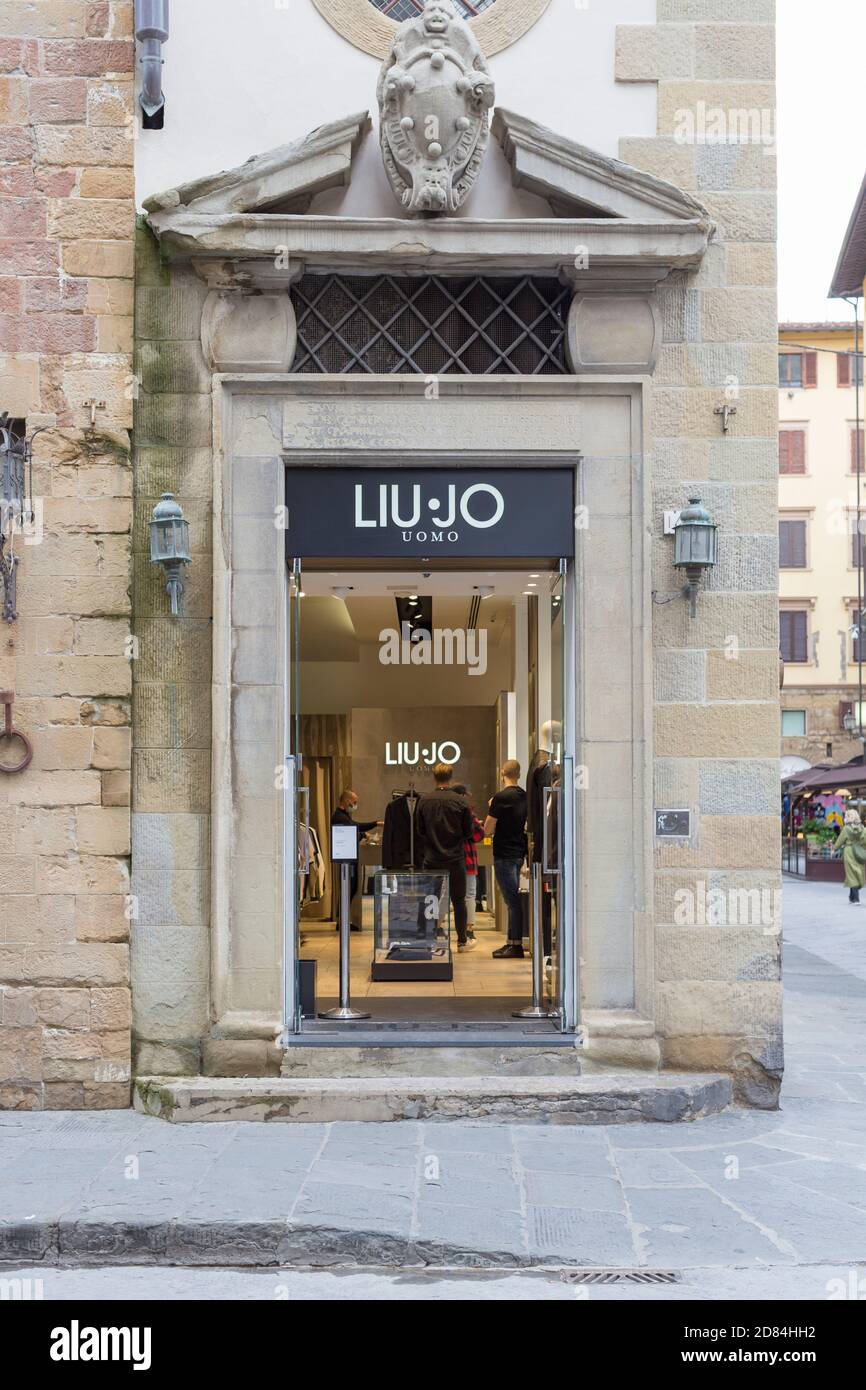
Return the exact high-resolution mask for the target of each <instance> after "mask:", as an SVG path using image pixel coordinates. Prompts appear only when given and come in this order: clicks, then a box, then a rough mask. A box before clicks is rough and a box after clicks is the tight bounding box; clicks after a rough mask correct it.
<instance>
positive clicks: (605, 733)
mask: <svg viewBox="0 0 866 1390" xmlns="http://www.w3.org/2000/svg"><path fill="white" fill-rule="evenodd" d="M645 385H646V378H645V377H637V378H636V377H626V376H604V375H600V374H592V375H586V376H557V377H531V378H518V377H509V378H503V377H498V378H493V377H484V378H472V377H459V378H456V377H447V376H446V377H443V378H441V379H440V382H439V391H440V395H439V399H438V400H435V401H429V402H427V401H425V397H424V381H423V379H419V378H417V377H414V376H390V377H384V378H383V377H375V376H356V375H353V376H340V377H328V376H316V375H300V376H298V375H293V374H264V373H256V374H255V375H252V374H243V373H224V374H216V375H214V377H213V386H214V440H215V478H214V519H213V527H214V532H213V533H214V674H213V715H214V734H213V782H212V851H213V853H212V860H211V863H212V870H211V874H212V896H211V903H212V915H211V990H212V994H211V998H212V1024H211V1030H212V1037H213V1038H215V1039H253V1038H256V1039H267V1040H269V1041H273V1039H274V1037H275V1034H276V1033H277V1032H278V1030H279V1025H280V1018H279V999H280V987H279V978H280V962H279V961H278V960H277V959H275V958H274V949H273V944H274V942H278V943H281V940H282V931H281V927H282V888H281V884H282V861H281V859H280V857H279V852H277V855H276V857H274V858H273V860H269V859H267V856H266V855H260V856H259V858H258V859H251V860H249V861H248V860H247V859H246V858H245V855H244V854H243V853H239V852H238V851H239V850H245V851H246V852H247V853H249V851H250V847H251V846H254V845H255V846H256V848H258V847H259V846H260V845H261V844H262V843H263V842H262V840H261V835H260V831H268V830H269V827H270V830H269V833H270V834H271V835H272V837H273V838H272V841H271V843H275V844H276V846H281V844H282V825H281V820H282V798H281V796H279V797H276V796H272V808H271V812H270V813H269V812H268V809H267V800H268V797H267V779H268V777H269V776H270V777H271V779H273V774H274V771H275V769H276V768H277V767H278V766H279V765H280V763H281V761H282V756H283V753H284V733H285V711H286V706H285V694H286V692H285V674H286V659H285V658H286V652H285V642H284V636H285V617H286V614H285V599H286V589H287V586H286V582H285V548H284V540H285V537H284V535H283V533H282V532H277V531H276V528H275V527H274V526H273V517H272V509H273V507H274V506H276V505H279V504H280V503H281V502H282V473H283V469H284V467H285V465H286V462H287V461H288V463H289V466H291V463H292V462H295V463H297V464H301V463H309V462H310V460H311V458H315V461H316V462H317V463H327V462H329V461H330V462H333V463H337V462H340V463H342V464H343V465H344V466H345V465H346V464H347V463H350V462H351V463H352V464H354V465H363V463H364V462H366V463H367V464H369V465H375V464H378V465H380V466H381V465H383V464H384V463H386V462H387V461H388V460H389V458H390V460H391V461H396V460H398V459H405V458H406V457H407V456H411V458H412V461H413V462H414V463H416V464H420V463H422V462H427V463H432V462H438V463H440V464H447V465H448V466H454V467H459V466H460V463H461V458H462V460H463V462H464V463H465V464H467V465H475V466H481V465H483V464H485V463H486V464H487V465H488V466H493V465H496V464H498V465H500V466H501V465H502V464H503V463H504V462H506V459H507V460H511V461H513V462H516V463H518V464H520V463H522V464H524V465H526V466H529V465H532V466H540V467H542V468H543V466H544V464H545V463H546V464H548V465H554V464H557V463H558V464H560V465H561V464H562V462H563V461H564V460H566V459H567V460H568V461H569V462H571V463H573V462H574V461H575V458H576V456H577V455H581V456H582V458H583V463H582V465H581V468H580V469H579V470H578V485H579V491H578V504H579V505H580V504H583V505H585V506H587V507H588V508H589V512H590V516H591V517H593V516H594V517H595V522H594V524H593V523H591V525H590V527H589V529H588V530H587V531H586V532H585V533H584V534H583V536H582V535H581V533H580V532H578V535H577V541H578V544H577V554H576V557H575V579H576V588H577V603H576V615H575V616H576V627H577V631H576V653H577V666H578V672H579V674H580V673H582V672H586V673H587V677H586V679H585V680H583V681H580V680H579V684H578V697H577V700H576V711H577V720H576V725H577V727H576V749H577V758H578V762H580V763H585V765H586V766H587V767H588V768H589V772H590V783H591V785H592V773H593V767H594V765H595V770H596V774H597V775H598V777H599V782H598V785H599V787H604V789H605V790H606V792H608V793H609V794H608V795H607V796H606V797H604V798H598V800H597V803H596V805H595V808H594V811H593V823H592V825H590V824H588V822H587V817H586V816H581V815H579V817H578V845H577V853H578V859H579V864H580V866H581V868H580V869H579V874H578V901H577V904H576V906H577V921H578V930H579V931H581V946H580V950H581V954H582V955H583V956H584V959H585V960H586V962H587V967H588V974H589V978H588V981H587V982H586V983H585V989H588V990H589V995H588V999H589V1007H588V1008H586V1009H585V1010H584V1015H583V1019H584V1024H585V1026H586V1027H587V1028H588V1030H589V1033H590V1036H591V1037H592V1038H594V1039H596V1040H598V1042H597V1043H596V1046H595V1047H594V1052H596V1053H597V1055H604V1051H605V1047H604V1039H611V1038H613V1039H614V1040H615V1041H614V1043H613V1045H612V1046H611V1047H609V1049H608V1050H609V1051H610V1053H611V1055H616V1052H617V1046H619V1045H621V1044H619V1042H618V1040H621V1039H628V1040H629V1046H631V1047H632V1048H634V1046H635V1045H636V1044H637V1045H638V1046H640V1045H643V1044H645V1049H648V1052H649V1053H652V1052H653V1051H655V1054H656V1055H657V1044H656V1042H655V1025H654V1018H655V1005H654V974H653V951H654V948H653V927H652V921H653V919H652V910H651V904H652V839H651V812H652V776H651V768H652V742H651V734H652V726H651V719H652V704H651V689H652V680H651V651H650V626H651V622H650V619H651V592H650V587H651V586H650V575H649V559H650V556H649V535H650V530H651V528H650V525H649V520H650V513H649V505H650V504H649V476H648V468H647V464H646V448H645V444H644V439H643V431H644V420H645V402H644V396H645V390H644V388H645ZM485 404H486V405H487V409H485ZM443 406H444V409H442V407H443ZM434 412H435V413H434ZM605 421H606V424H605ZM605 429H607V431H608V433H609V435H610V438H611V440H612V443H613V445H614V446H615V447H612V448H611V449H610V450H608V452H607V456H606V455H605V449H604V447H603V438H602V436H603V435H604V431H605ZM455 430H456V436H455ZM581 433H583V434H584V438H583V439H582V438H581V437H580V436H581ZM455 437H458V438H459V439H460V444H461V447H460V448H455V447H454V439H455ZM419 438H423V439H425V441H426V443H427V447H426V448H425V449H424V450H423V451H421V450H418V449H417V447H415V443H416V441H417V440H418V439H419ZM539 440H542V441H543V445H544V447H540V445H539ZM587 440H589V442H590V446H591V447H589V448H588V447H587ZM617 442H618V446H617ZM437 443H438V445H439V447H436V446H437ZM269 516H270V527H271V530H272V531H273V536H274V543H273V544H272V543H271V540H270V537H269V535H268V532H267V529H266V528H267V525H268V522H267V521H266V518H268V517H269ZM263 523H264V525H263ZM624 525H625V526H627V530H628V535H629V537H630V544H629V547H628V553H627V555H623V553H622V552H623V549H624V548H623V545H622V538H623V534H624V532H623V527H624ZM617 556H619V560H620V563H619V565H617V562H616V557H617ZM623 612H628V613H629V614H630V618H629V621H628V622H626V623H624V622H623V617H622V614H623ZM609 620H613V621H614V622H615V626H616V641H618V642H619V650H620V658H619V659H620V661H621V667H620V675H621V676H622V674H623V671H624V672H625V673H626V674H627V679H620V680H619V681H617V680H616V679H614V678H613V677H614V676H615V675H616V672H614V673H613V674H612V673H611V671H610V669H607V670H606V672H605V679H604V681H603V682H602V681H601V680H596V682H595V684H593V678H592V673H593V671H594V670H596V669H599V670H600V667H599V663H600V661H601V660H602V653H604V660H605V661H607V660H608V659H609V647H610V641H611V637H610V626H609ZM606 624H608V625H607V626H606ZM602 690H603V691H604V697H605V698H604V700H601V699H600V698H599V694H598V693H596V695H595V697H594V698H593V691H596V692H600V691H602ZM605 720H606V721H607V723H606V724H605ZM239 734H243V735H244V737H239V736H238V735H239ZM251 734H254V735H255V736H254V737H247V736H248V735H251ZM245 763H246V766H244V764H245ZM612 788H613V791H614V794H610V793H611V789H612ZM271 790H272V791H273V789H271ZM590 796H592V791H591V786H590ZM257 817H258V821H257V819H256V818H257ZM610 836H614V837H616V839H615V843H616V846H617V853H616V854H615V855H611V854H609V853H607V852H606V850H605V842H606V839H607V837H610ZM624 840H625V841H627V842H628V849H627V852H626V855H625V862H626V865H627V871H626V872H624V871H623V868H622V862H623V856H622V844H623V841H624ZM624 880H625V883H624V882H623V881H624ZM617 891H619V893H620V894H621V895H622V893H623V891H625V895H626V898H627V902H626V904H625V905H621V906H618V907H617V908H616V909H615V910H613V911H612V910H609V909H605V908H603V907H602V906H601V904H602V903H603V902H607V901H610V900H611V897H610V895H611V894H613V895H614V896H615V894H616V892H617ZM614 949H615V950H618V951H619V952H620V954H621V956H622V959H623V960H626V959H627V960H628V967H627V968H628V970H629V971H630V986H629V988H628V989H626V988H625V972H626V966H625V965H622V964H620V965H615V966H613V965H611V963H610V957H611V952H612V951H613V950H614ZM269 960H270V967H269V966H268V964H267V962H268V961H269ZM247 962H249V964H247ZM269 973H270V976H271V986H272V987H271V988H268V984H267V977H268V975H269ZM605 980H607V984H606V985H604V984H603V982H604V981H605ZM648 1060H650V1061H651V1060H652V1057H651V1056H648Z"/></svg>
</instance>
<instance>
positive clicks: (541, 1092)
mask: <svg viewBox="0 0 866 1390" xmlns="http://www.w3.org/2000/svg"><path fill="white" fill-rule="evenodd" d="M731 1101H732V1086H731V1079H730V1077H727V1076H720V1075H715V1074H709V1073H701V1074H694V1073H691V1074H679V1073H666V1074H664V1075H656V1074H653V1075H647V1074H643V1075H641V1074H640V1073H636V1074H633V1075H632V1074H629V1073H621V1074H619V1075H616V1074H614V1073H607V1074H605V1075H595V1076H575V1075H562V1076H509V1075H493V1076H393V1075H392V1076H387V1077H383V1076H362V1077H358V1076H355V1077H345V1076H342V1077H329V1076H314V1077H304V1076H301V1077H297V1076H293V1077H274V1078H270V1077H199V1076H194V1077H159V1076H141V1077H138V1078H136V1080H135V1082H134V1084H133V1104H134V1106H135V1109H136V1110H138V1111H139V1112H141V1113H142V1114H146V1115H154V1116H157V1117H158V1118H160V1119H165V1120H169V1121H171V1122H172V1123H174V1124H180V1123H185V1122H194V1123H201V1122H203V1121H226V1120H257V1121H262V1120H264V1121H270V1122H276V1123H330V1122H334V1121H346V1120H350V1121H365V1122H379V1123H381V1122H391V1121H399V1120H434V1121H443V1122H447V1121H449V1120H467V1119H472V1120H489V1121H500V1122H501V1121H506V1122H507V1121H510V1122H513V1123H518V1124H541V1125H543V1124H569V1125H573V1124H582V1125H592V1124H628V1123H635V1122H645V1123H652V1122H656V1123H658V1122H661V1123H673V1122H677V1121H683V1120H696V1119H700V1118H702V1117H703V1116H705V1115H712V1114H718V1113H719V1112H720V1111H722V1110H724V1109H726V1108H727V1106H728V1105H730V1104H731Z"/></svg>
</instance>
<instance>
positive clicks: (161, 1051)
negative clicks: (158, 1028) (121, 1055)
mask: <svg viewBox="0 0 866 1390" xmlns="http://www.w3.org/2000/svg"><path fill="white" fill-rule="evenodd" d="M133 1058H134V1061H135V1071H136V1073H137V1074H138V1075H139V1076H197V1075H198V1074H199V1071H200V1069H201V1055H200V1048H199V1044H198V1043H187V1044H183V1043H161V1042H145V1041H143V1040H138V1041H135V1040H134V1041H133Z"/></svg>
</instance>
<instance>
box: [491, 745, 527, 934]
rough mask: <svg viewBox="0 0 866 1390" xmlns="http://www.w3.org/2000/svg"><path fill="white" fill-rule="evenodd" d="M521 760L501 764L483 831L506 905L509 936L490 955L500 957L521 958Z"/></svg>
mask: <svg viewBox="0 0 866 1390" xmlns="http://www.w3.org/2000/svg"><path fill="white" fill-rule="evenodd" d="M519 779H520V763H519V762H518V761H517V760H516V758H509V759H508V760H507V761H506V762H504V763H503V764H502V789H501V790H500V791H498V792H497V793H496V795H495V796H493V797H491V800H490V810H489V814H488V816H487V819H486V820H485V822H484V834H485V835H492V836H493V872H494V874H495V876H496V883H497V886H498V888H499V891H500V893H501V894H502V896H503V898H504V899H505V905H506V907H507V909H508V940H507V942H506V943H505V945H504V946H500V947H499V950H498V951H494V952H493V955H494V956H496V957H497V958H498V959H500V960H509V959H515V960H521V959H522V958H523V913H522V912H521V909H520V869H521V866H522V864H523V861H524V860H525V858H526V792H525V791H524V790H523V788H522V787H521V786H520V784H519Z"/></svg>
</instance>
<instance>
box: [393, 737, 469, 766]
mask: <svg viewBox="0 0 866 1390" xmlns="http://www.w3.org/2000/svg"><path fill="white" fill-rule="evenodd" d="M459 761H460V745H459V743H455V742H454V740H453V739H446V740H445V741H444V742H443V743H431V745H430V747H429V748H422V747H421V744H420V743H419V742H418V740H417V739H416V740H415V742H414V743H410V742H409V741H408V740H401V741H400V742H398V743H395V744H391V742H390V741H389V742H388V743H386V744H385V764H386V766H387V767H418V766H419V764H420V765H421V766H424V767H435V766H436V764H437V763H452V764H453V763H459Z"/></svg>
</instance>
